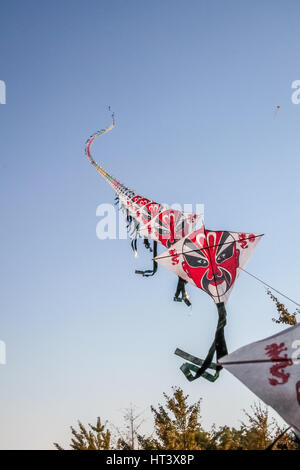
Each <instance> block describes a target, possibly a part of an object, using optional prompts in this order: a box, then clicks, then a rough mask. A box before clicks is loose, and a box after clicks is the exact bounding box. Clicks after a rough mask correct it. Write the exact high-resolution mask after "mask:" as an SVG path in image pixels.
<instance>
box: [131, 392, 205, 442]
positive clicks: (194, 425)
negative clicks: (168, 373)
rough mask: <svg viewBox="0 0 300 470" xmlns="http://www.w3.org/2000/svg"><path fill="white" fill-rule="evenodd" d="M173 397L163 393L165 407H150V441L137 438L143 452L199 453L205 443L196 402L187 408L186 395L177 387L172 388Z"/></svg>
mask: <svg viewBox="0 0 300 470" xmlns="http://www.w3.org/2000/svg"><path fill="white" fill-rule="evenodd" d="M173 391H174V393H173V397H169V396H168V395H166V394H165V393H164V398H165V400H166V405H165V406H163V405H159V407H158V409H155V408H154V407H153V406H152V407H151V411H152V413H153V415H154V429H155V437H154V438H145V437H144V436H139V443H140V445H141V447H142V448H143V449H145V450H146V449H147V450H149V449H158V450H161V449H168V450H178V449H180V450H201V449H203V448H206V446H207V444H208V442H209V434H208V433H206V432H205V431H204V430H203V429H202V427H201V424H200V422H199V419H200V416H199V415H200V400H198V401H197V402H196V403H194V404H192V405H189V404H188V403H187V399H188V395H184V394H183V391H182V389H181V388H177V387H174V388H173Z"/></svg>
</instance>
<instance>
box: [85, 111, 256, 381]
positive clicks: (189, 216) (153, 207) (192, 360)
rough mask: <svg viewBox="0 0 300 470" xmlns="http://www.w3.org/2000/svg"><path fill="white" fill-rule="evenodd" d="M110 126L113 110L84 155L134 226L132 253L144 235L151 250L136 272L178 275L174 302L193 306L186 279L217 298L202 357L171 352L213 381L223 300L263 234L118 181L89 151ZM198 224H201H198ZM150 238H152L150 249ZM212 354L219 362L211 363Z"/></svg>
mask: <svg viewBox="0 0 300 470" xmlns="http://www.w3.org/2000/svg"><path fill="white" fill-rule="evenodd" d="M114 126H115V120H114V115H113V116H112V124H111V125H110V126H109V127H107V128H105V129H102V130H100V131H98V132H96V133H94V134H93V135H92V136H90V138H89V139H88V140H87V142H86V148H85V152H86V155H87V157H88V159H89V160H90V163H91V164H92V165H93V166H94V167H95V168H96V170H97V171H98V172H99V173H100V174H101V175H102V176H103V178H104V179H105V180H106V181H107V182H108V184H109V185H110V186H111V188H112V189H113V190H114V192H115V193H116V202H117V203H118V204H119V206H120V208H121V209H122V210H124V211H125V213H126V217H127V222H128V228H129V230H132V233H131V235H132V241H131V245H132V248H133V250H134V252H135V253H136V252H137V238H138V237H141V238H143V239H144V245H145V247H146V248H147V249H149V250H151V251H152V252H153V269H152V270H145V271H136V273H137V274H140V275H142V276H144V277H149V276H153V275H154V274H155V273H156V271H157V266H158V264H160V265H162V266H164V267H165V268H167V269H169V270H170V271H172V272H173V273H174V274H176V275H177V277H178V283H177V289H176V292H175V295H174V300H175V301H183V302H185V303H186V304H187V305H188V306H190V305H191V303H190V300H189V297H188V295H187V293H186V290H185V286H186V284H187V283H190V284H192V285H193V286H195V287H198V288H199V289H201V290H202V291H204V292H206V293H207V294H208V295H209V296H210V297H211V298H212V300H213V301H214V302H215V304H216V306H217V310H218V325H217V329H216V334H215V337H214V340H213V343H212V346H211V348H210V349H209V352H208V354H207V357H206V359H205V360H201V359H198V358H196V357H194V356H191V355H190V354H187V353H185V352H184V351H182V350H180V349H177V350H176V351H175V354H177V355H179V356H181V357H183V358H185V359H188V360H189V363H185V364H183V365H182V366H181V370H182V371H183V373H184V374H185V376H186V377H187V379H188V380H190V381H191V380H195V379H196V378H198V377H204V378H206V379H208V380H210V381H215V380H216V379H217V378H218V376H219V371H220V369H222V365H221V364H220V363H219V362H218V361H219V359H220V358H221V357H223V356H225V355H227V353H228V352H227V347H226V341H225V337H224V327H225V325H226V309H225V303H226V301H227V300H228V297H229V295H230V293H231V291H232V288H233V285H234V283H235V281H236V280H237V278H238V276H239V274H240V270H242V269H243V268H244V266H245V265H246V263H247V262H248V260H249V258H250V257H251V255H252V253H253V251H254V249H255V248H256V246H257V244H258V242H259V240H260V239H261V237H262V234H255V233H244V232H234V231H229V230H211V229H207V228H206V227H205V225H204V222H203V217H202V216H201V215H199V214H195V213H186V212H182V211H179V210H174V209H169V208H168V207H166V206H164V205H162V204H159V203H157V202H155V201H153V200H151V199H148V198H145V197H143V196H141V195H139V194H138V193H136V192H135V191H133V190H132V189H131V188H129V187H127V186H125V185H124V184H122V183H120V181H118V180H117V179H116V178H114V177H113V176H112V175H110V174H109V173H108V172H107V171H105V170H104V169H103V168H102V167H101V166H100V165H99V164H98V163H96V161H95V160H94V158H93V156H92V154H91V144H92V143H93V142H94V140H95V139H96V138H97V137H99V136H101V135H103V134H105V133H107V132H109V131H110V130H112V129H113V128H114ZM199 224H200V225H201V226H200V228H197V225H199ZM149 240H152V242H153V246H152V248H151V245H150V241H149ZM158 243H161V244H162V245H163V246H164V248H165V251H164V252H162V253H161V254H159V255H158V253H157V244H158ZM215 353H216V357H217V362H216V363H213V362H212V361H213V356H214V354H215ZM208 368H210V369H212V370H213V371H214V375H213V374H211V373H208V372H207V369H208Z"/></svg>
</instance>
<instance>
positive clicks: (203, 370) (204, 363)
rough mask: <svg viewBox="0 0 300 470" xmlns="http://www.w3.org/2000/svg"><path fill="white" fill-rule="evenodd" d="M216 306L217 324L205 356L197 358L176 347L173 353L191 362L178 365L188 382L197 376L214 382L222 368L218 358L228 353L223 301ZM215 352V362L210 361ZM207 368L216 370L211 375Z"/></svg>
mask: <svg viewBox="0 0 300 470" xmlns="http://www.w3.org/2000/svg"><path fill="white" fill-rule="evenodd" d="M217 307H218V316H219V320H218V326H217V329H216V334H215V339H214V341H213V343H212V345H211V347H210V349H209V351H208V354H207V356H206V358H205V359H204V360H202V359H199V358H198V357H195V356H191V355H190V354H188V353H186V352H184V351H182V350H181V349H178V348H177V349H176V351H175V354H176V355H177V356H180V357H182V358H183V359H187V360H188V361H190V362H191V363H192V364H190V363H188V362H186V363H184V364H182V366H181V367H180V370H181V371H182V372H183V373H184V375H185V376H186V378H187V379H188V380H189V381H190V382H192V381H193V380H196V379H198V378H199V377H203V378H204V379H207V380H209V381H210V382H215V380H217V378H218V377H219V373H220V370H221V369H222V366H221V365H220V364H218V361H219V359H221V357H223V356H226V355H227V354H228V351H227V346H226V341H225V336H224V328H225V326H226V316H227V314H226V309H225V305H224V302H220V303H218V304H217ZM215 352H216V356H217V364H215V363H214V362H212V360H213V357H214V354H215ZM198 366H200V367H198ZM207 369H212V370H215V371H216V372H215V374H214V375H212V374H210V373H208V372H207ZM192 372H194V373H195V374H192Z"/></svg>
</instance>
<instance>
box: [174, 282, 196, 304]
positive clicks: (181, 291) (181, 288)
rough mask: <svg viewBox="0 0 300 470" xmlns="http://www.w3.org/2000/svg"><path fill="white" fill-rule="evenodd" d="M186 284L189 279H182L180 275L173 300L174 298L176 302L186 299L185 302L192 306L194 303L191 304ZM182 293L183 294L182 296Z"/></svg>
mask: <svg viewBox="0 0 300 470" xmlns="http://www.w3.org/2000/svg"><path fill="white" fill-rule="evenodd" d="M186 284H187V281H185V280H184V279H182V278H181V277H179V276H178V283H177V289H176V292H175V295H174V299H173V300H174V302H182V301H184V303H185V304H186V305H187V306H188V307H190V306H191V305H192V304H191V302H190V299H189V296H188V295H187V293H186V290H185V286H186ZM180 294H181V296H180Z"/></svg>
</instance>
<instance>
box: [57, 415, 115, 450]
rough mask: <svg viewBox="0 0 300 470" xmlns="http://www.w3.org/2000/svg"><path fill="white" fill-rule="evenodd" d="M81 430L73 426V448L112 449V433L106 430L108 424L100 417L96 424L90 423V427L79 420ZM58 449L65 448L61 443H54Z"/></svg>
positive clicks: (71, 445)
mask: <svg viewBox="0 0 300 470" xmlns="http://www.w3.org/2000/svg"><path fill="white" fill-rule="evenodd" d="M78 426H79V430H78V431H76V429H74V428H73V427H72V426H71V431H72V436H73V437H72V439H71V444H70V447H71V449H72V450H110V449H111V433H110V431H109V430H105V427H106V425H105V424H104V425H102V424H101V420H100V418H97V424H96V426H92V425H91V424H89V428H90V429H86V428H85V427H84V425H83V424H82V423H81V422H80V421H78ZM54 445H55V447H56V448H57V449H58V450H64V449H63V448H62V447H61V446H60V445H59V444H57V443H54Z"/></svg>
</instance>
